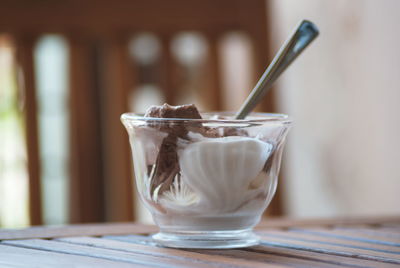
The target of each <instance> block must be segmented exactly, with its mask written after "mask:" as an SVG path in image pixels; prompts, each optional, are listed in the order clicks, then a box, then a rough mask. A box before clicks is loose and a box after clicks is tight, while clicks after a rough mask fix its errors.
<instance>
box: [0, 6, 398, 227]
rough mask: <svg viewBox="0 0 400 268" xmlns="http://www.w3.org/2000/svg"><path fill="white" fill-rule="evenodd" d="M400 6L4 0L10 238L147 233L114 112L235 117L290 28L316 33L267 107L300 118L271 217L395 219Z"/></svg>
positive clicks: (2, 199) (1, 23)
mask: <svg viewBox="0 0 400 268" xmlns="http://www.w3.org/2000/svg"><path fill="white" fill-rule="evenodd" d="M398 10H400V2H399V1H396V0H383V1H379V2H378V1H373V0H353V1H349V0H337V1H328V0H302V1H294V0H252V1H243V0H230V1H228V0H220V1H211V0H203V1H194V0H185V1H184V0H172V1H161V0H114V1H112V2H110V1H106V0H97V1H94V0H88V1H78V0H35V1H33V0H0V11H1V16H0V227H3V228H4V227H6V228H14V227H24V226H28V225H37V224H65V223H81V222H104V221H131V220H138V221H142V222H151V218H150V217H149V215H148V213H146V210H145V209H144V208H143V206H142V205H141V203H140V202H139V200H138V197H137V195H136V191H135V189H134V183H133V181H132V165H131V160H130V149H129V145H128V137H127V134H126V133H125V130H124V128H123V126H122V124H121V123H120V121H119V116H120V114H122V113H123V112H127V111H135V112H143V111H145V109H146V108H147V107H148V106H150V105H157V104H162V103H164V102H168V103H170V104H173V105H177V104H183V103H195V104H196V105H197V106H198V107H199V108H200V109H201V110H202V111H212V110H237V109H238V108H239V106H240V104H241V103H242V102H243V101H244V99H245V98H246V96H247V94H248V92H249V91H250V90H251V88H252V87H253V86H254V84H255V82H256V81H257V79H258V77H259V76H260V75H261V74H262V73H263V71H264V70H265V68H266V67H267V65H268V64H269V62H270V60H271V59H272V57H273V55H274V54H275V53H276V51H277V50H278V48H279V46H280V45H281V44H282V43H283V41H284V40H285V39H286V37H287V36H288V35H289V34H290V33H291V32H292V30H293V28H294V27H295V26H296V24H297V23H298V22H299V21H300V20H301V19H304V18H307V19H309V20H311V21H313V22H314V23H316V24H317V25H318V27H319V28H320V32H321V34H320V37H319V38H318V39H317V40H316V41H315V42H314V43H313V44H312V45H311V46H310V48H308V49H307V50H306V51H305V52H304V54H303V55H302V56H301V57H300V58H299V59H298V60H297V61H296V62H295V63H294V64H293V66H291V67H290V68H289V69H288V70H287V71H286V72H285V73H284V74H283V75H282V77H281V78H280V79H279V81H278V83H277V84H276V87H275V88H274V90H272V91H271V92H269V93H268V95H267V97H266V99H265V101H264V102H263V103H261V104H260V105H259V106H258V108H257V109H258V110H259V111H264V112H281V113H287V114H289V115H291V116H292V118H293V120H294V122H295V123H294V127H293V129H292V131H291V133H290V134H289V138H288V139H289V141H288V145H287V147H286V151H285V155H284V159H283V166H282V172H281V177H280V184H279V187H278V194H277V195H276V197H275V198H274V200H273V203H272V204H271V206H270V207H269V208H268V210H267V212H266V214H267V215H269V216H287V217H296V218H301V217H333V216H336V217H342V216H369V215H379V216H382V215H399V214H400V206H399V204H400V169H399V161H400V140H399V137H400V116H399V113H400V86H399V85H400V73H399V72H400V51H399V49H398V48H399V47H400V32H399V31H398V26H399V25H400V17H399V16H398Z"/></svg>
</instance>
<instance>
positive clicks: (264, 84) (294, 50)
mask: <svg viewBox="0 0 400 268" xmlns="http://www.w3.org/2000/svg"><path fill="white" fill-rule="evenodd" d="M318 33H319V32H318V28H317V27H316V26H315V25H314V24H313V23H312V22H310V21H308V20H303V21H302V22H300V24H299V25H298V26H297V27H296V30H295V31H294V33H293V34H292V35H291V36H290V38H289V39H288V40H286V42H285V43H284V44H283V45H282V47H281V48H280V49H279V51H278V53H277V54H276V56H275V58H274V59H273V60H272V62H271V64H270V65H269V66H268V68H267V70H265V72H264V73H263V75H262V76H261V78H260V80H258V82H257V84H256V86H255V87H254V88H253V90H252V91H251V93H250V95H249V96H248V97H247V99H246V101H245V102H244V103H243V105H242V107H240V109H239V111H238V113H237V114H236V116H235V119H244V118H245V117H246V116H247V115H248V114H249V113H250V112H251V111H252V110H253V109H254V107H255V106H256V105H257V104H258V102H259V101H260V100H261V99H262V98H263V97H264V96H265V94H266V93H267V91H268V90H269V89H270V88H271V86H272V84H273V83H274V82H275V80H276V79H277V78H278V77H279V75H280V74H281V73H282V72H283V71H284V70H285V69H286V68H287V67H288V66H289V65H290V64H291V63H292V62H293V61H294V60H295V59H296V58H297V56H299V55H300V54H301V52H303V50H304V49H305V48H306V47H307V46H308V45H309V44H310V43H311V42H312V41H313V40H314V39H315V38H316V37H317V36H318Z"/></svg>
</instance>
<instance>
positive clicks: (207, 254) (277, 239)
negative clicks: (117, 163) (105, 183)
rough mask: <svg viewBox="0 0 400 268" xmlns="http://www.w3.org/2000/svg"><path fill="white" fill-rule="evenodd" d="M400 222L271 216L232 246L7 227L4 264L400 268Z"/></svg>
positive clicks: (1, 246)
mask: <svg viewBox="0 0 400 268" xmlns="http://www.w3.org/2000/svg"><path fill="white" fill-rule="evenodd" d="M398 222H400V221H399V220H398V221H396V220H395V218H390V217H389V218H381V219H379V218H368V219H366V218H364V219H355V218H353V219H333V220H331V221H329V220H326V219H324V220H297V221H295V220H290V221H288V220H287V219H286V220H285V219H271V220H270V221H268V222H265V221H264V222H262V223H260V225H259V226H258V227H257V230H258V231H257V234H259V235H260V237H261V238H262V240H261V243H260V245H258V246H253V247H249V248H241V249H225V250H216V249H214V250H211V249H210V250H204V249H175V248H165V247H161V246H159V245H157V244H156V243H155V242H154V241H153V240H152V238H151V234H152V233H154V232H156V231H157V228H155V227H154V226H148V225H141V224H129V223H125V224H124V223H116V224H97V225H96V224H86V225H75V226H74V225H73V226H64V227H52V228H51V227H36V228H29V229H25V230H21V231H17V230H14V231H12V230H11V231H10V230H8V231H6V230H2V231H0V238H2V239H3V240H2V241H0V266H2V264H4V265H3V266H11V267H24V265H25V266H27V265H28V266H29V264H31V263H32V264H35V265H36V266H39V267H51V266H52V265H53V266H54V264H55V261H56V259H58V258H59V260H60V261H59V264H60V265H64V266H71V265H79V266H80V267H81V266H83V267H94V266H95V267H112V266H118V267H120V266H121V267H125V266H126V265H129V267H131V266H133V267H136V266H141V267H142V266H145V267H222V268H224V267H399V265H400V229H399V228H398ZM296 224H297V225H296ZM336 224H337V225H336ZM382 230H383V231H382ZM40 235H42V237H41V238H40V239H22V238H24V237H27V236H31V237H34V236H40ZM95 236H97V237H95ZM5 238H7V240H6V239H5ZM43 238H48V239H49V240H44V239H43ZM20 259H21V261H20ZM124 265H125V266H124ZM57 266H59V265H57Z"/></svg>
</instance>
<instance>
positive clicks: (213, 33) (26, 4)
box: [0, 0, 280, 225]
mask: <svg viewBox="0 0 400 268" xmlns="http://www.w3.org/2000/svg"><path fill="white" fill-rule="evenodd" d="M1 5H2V7H1V9H2V15H1V16H0V32H6V33H9V34H11V35H12V36H13V37H14V38H15V43H16V47H17V55H18V62H19V64H20V67H21V69H22V71H23V74H24V76H23V77H24V85H25V88H24V90H25V94H26V107H25V114H26V131H27V135H26V137H27V148H28V158H29V164H28V170H29V189H30V192H29V194H30V199H29V200H30V217H31V224H34V225H37V224H41V223H42V212H41V193H40V163H39V156H38V130H37V129H38V127H37V121H38V120H37V104H36V101H35V90H36V89H35V76H34V73H35V70H34V59H33V48H34V45H35V42H36V40H37V38H38V37H40V36H41V35H42V34H44V33H58V34H62V35H63V36H64V37H65V38H66V39H67V40H68V44H69V51H70V53H69V55H70V83H69V84H70V107H71V109H70V126H71V128H70V137H71V141H70V144H71V150H70V152H71V153H70V160H71V166H70V169H71V170H70V174H71V178H70V181H71V187H70V189H71V190H70V192H71V195H70V221H71V222H98V221H127V220H133V219H134V216H133V215H134V211H133V202H132V193H133V192H134V191H133V188H132V187H133V186H132V183H131V173H132V172H131V170H132V167H131V163H130V161H131V160H130V152H129V145H128V139H127V135H126V133H125V130H124V129H123V127H122V125H121V124H120V122H119V116H120V114H122V113H123V112H126V111H127V110H128V103H127V98H128V93H129V91H130V89H131V88H133V87H134V85H135V79H136V77H135V72H134V71H135V69H134V66H132V63H131V61H130V60H129V57H128V50H127V46H128V42H129V40H130V38H131V36H132V35H134V34H135V33H138V32H142V31H146V32H152V33H154V34H155V35H157V36H158V37H159V38H160V39H161V40H162V42H161V44H162V49H161V59H162V61H161V62H162V65H161V66H160V68H161V74H162V83H163V89H164V95H165V96H166V101H167V102H169V103H172V104H173V103H175V102H176V92H175V91H174V87H173V81H174V79H176V78H174V73H173V72H172V71H171V70H173V67H174V64H175V63H174V61H173V59H172V56H171V52H170V51H171V49H170V44H171V42H170V41H171V39H172V38H173V36H174V35H176V34H177V33H179V32H182V31H196V32H199V33H201V34H202V35H203V36H205V37H206V39H207V41H208V44H209V63H208V64H209V65H208V67H209V70H211V73H212V75H211V78H210V79H211V80H212V83H211V87H209V88H208V89H207V90H205V91H204V94H205V96H206V97H207V99H208V100H209V101H208V107H207V108H208V109H210V110H219V109H221V94H220V92H221V81H220V79H221V78H220V75H219V72H218V70H219V68H220V66H219V65H220V62H219V57H218V49H217V42H218V40H219V39H220V37H221V36H223V35H224V34H225V33H227V32H230V31H241V32H243V33H245V34H246V35H247V36H248V37H249V38H250V40H251V41H252V45H253V54H254V55H255V57H254V64H255V68H254V70H255V74H254V76H255V77H258V76H259V75H260V74H261V73H262V72H263V71H264V69H265V67H266V65H267V63H268V62H269V60H268V52H269V48H268V39H267V36H268V35H267V17H266V1H265V0H252V1H240V0H219V1H212V0H203V1H194V0H193V1H190V0H172V1H162V0H116V1H105V0H87V1H79V0H67V1H46V0H44V1H29V0H18V1H15V0H4V1H2V4H1ZM94 60H95V61H98V60H100V61H101V62H102V64H101V65H100V64H98V65H95V64H94V63H93V61H94ZM93 66H95V68H94V67H93ZM96 68H97V69H96ZM262 110H264V111H273V110H274V106H273V98H272V97H271V96H269V97H268V98H266V101H265V102H264V103H263V104H262ZM275 201H279V200H275ZM279 211H280V209H279V202H277V203H276V204H275V205H274V206H272V209H271V213H272V214H277V213H278V212H279Z"/></svg>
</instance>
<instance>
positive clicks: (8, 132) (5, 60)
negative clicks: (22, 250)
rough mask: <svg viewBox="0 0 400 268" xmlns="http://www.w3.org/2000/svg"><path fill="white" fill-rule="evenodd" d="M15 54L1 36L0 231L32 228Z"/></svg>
mask: <svg viewBox="0 0 400 268" xmlns="http://www.w3.org/2000/svg"><path fill="white" fill-rule="evenodd" d="M16 81H17V79H16V64H15V50H14V47H13V42H12V40H11V39H10V38H9V37H8V36H7V35H0V227H6V228H15V227H24V226H27V225H28V224H29V212H28V171H27V154H26V143H25V131H24V130H25V129H24V127H25V125H24V117H23V114H22V111H21V105H20V104H21V103H19V99H20V98H18V91H17V83H16Z"/></svg>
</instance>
